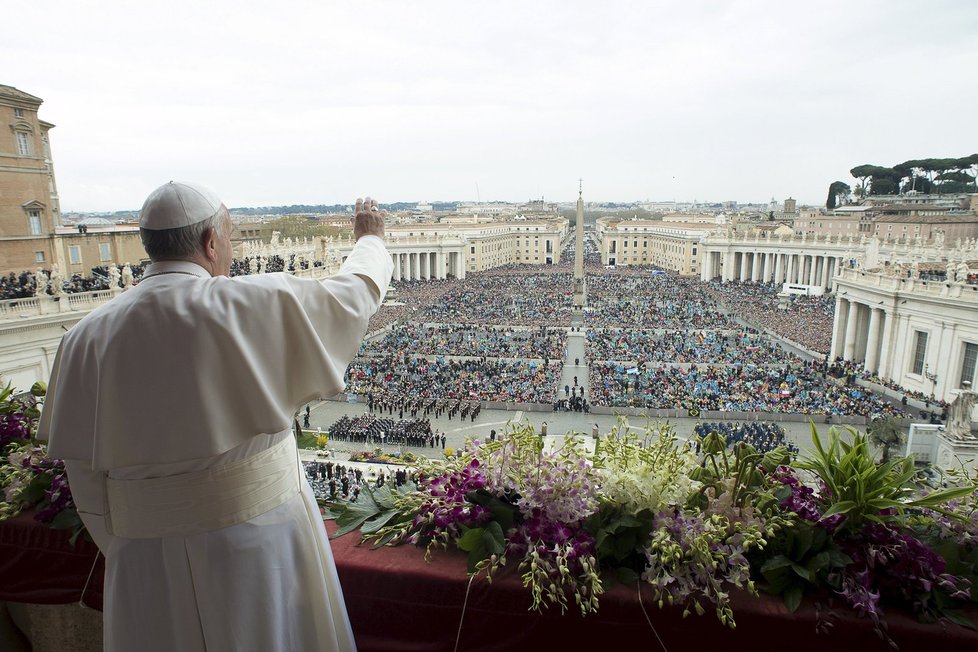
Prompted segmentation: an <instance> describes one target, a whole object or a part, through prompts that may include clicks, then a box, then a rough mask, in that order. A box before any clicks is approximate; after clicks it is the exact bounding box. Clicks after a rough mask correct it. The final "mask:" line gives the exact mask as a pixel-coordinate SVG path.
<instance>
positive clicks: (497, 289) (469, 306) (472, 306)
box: [415, 268, 572, 326]
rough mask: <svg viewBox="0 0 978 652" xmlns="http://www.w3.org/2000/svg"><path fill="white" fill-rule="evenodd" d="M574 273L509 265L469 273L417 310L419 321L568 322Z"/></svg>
mask: <svg viewBox="0 0 978 652" xmlns="http://www.w3.org/2000/svg"><path fill="white" fill-rule="evenodd" d="M571 290H572V283H571V275H570V274H569V273H566V272H557V273H525V272H523V271H516V272H514V271H512V270H508V269H506V268H500V269H495V270H490V271H488V272H475V273H472V274H469V275H468V276H466V278H465V279H464V280H463V281H460V282H458V283H457V284H456V285H455V286H454V287H452V288H451V289H450V290H449V291H448V292H446V293H445V294H443V295H442V296H441V299H440V301H438V302H435V303H431V304H429V305H427V306H425V307H424V309H421V310H419V311H418V312H417V316H416V317H415V320H416V321H420V322H434V323H441V324H499V325H508V324H512V325H518V326H568V325H570V317H571V301H572V297H571Z"/></svg>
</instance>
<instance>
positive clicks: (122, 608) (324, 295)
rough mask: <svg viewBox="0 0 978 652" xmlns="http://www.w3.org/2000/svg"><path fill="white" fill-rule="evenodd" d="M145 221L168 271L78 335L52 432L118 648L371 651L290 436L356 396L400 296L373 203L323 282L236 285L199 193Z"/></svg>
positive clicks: (62, 362) (220, 221) (213, 214)
mask: <svg viewBox="0 0 978 652" xmlns="http://www.w3.org/2000/svg"><path fill="white" fill-rule="evenodd" d="M140 227H141V234H142V236H143V242H144V246H145V247H146V249H147V252H148V253H149V254H150V257H151V258H152V259H153V261H154V262H153V264H152V265H150V266H149V268H148V269H147V271H146V274H145V276H144V278H143V280H142V281H141V282H140V283H139V284H138V285H137V286H136V287H134V288H131V289H129V290H127V291H126V292H124V293H123V294H122V295H121V296H119V297H118V298H116V299H114V300H113V301H111V302H110V303H108V304H106V305H104V306H102V307H100V308H98V309H96V310H94V311H93V312H92V313H91V314H89V315H88V316H87V317H85V318H84V319H83V320H81V321H80V322H79V323H78V325H76V326H75V327H74V328H72V329H71V331H69V332H68V333H67V334H66V335H65V337H64V338H63V340H62V344H61V348H60V349H59V352H58V356H57V359H56V361H55V365H54V369H53V372H52V375H51V381H50V383H49V389H48V399H47V403H46V405H45V407H44V410H43V414H42V417H41V424H40V426H39V436H40V437H41V438H46V439H48V440H49V446H50V447H49V451H50V454H51V455H52V456H54V457H60V458H64V459H65V460H66V464H67V468H68V479H69V483H70V486H71V488H72V492H73V494H74V497H75V501H76V503H77V505H78V508H79V512H80V513H81V516H82V520H83V521H84V522H85V524H86V526H87V527H88V529H89V531H90V532H91V534H92V536H93V538H94V539H95V542H96V543H97V544H98V546H99V548H100V549H101V551H102V552H103V553H104V555H105V559H106V571H105V603H104V624H103V626H104V639H105V649H106V650H110V651H111V650H126V651H129V650H139V651H140V652H149V651H153V650H160V651H167V652H171V651H176V650H179V651H181V652H186V651H192V650H262V651H269V650H296V651H303V652H305V651H312V650H352V649H355V642H354V638H353V633H352V631H351V628H350V623H349V619H348V617H347V613H346V607H345V604H344V602H343V594H342V591H341V588H340V585H339V581H338V579H337V575H336V569H335V566H334V564H333V559H332V555H331V553H330V548H329V543H328V540H327V538H326V534H325V530H324V528H323V524H322V519H321V517H320V513H319V510H318V507H317V505H316V501H315V499H314V497H313V494H312V490H311V488H310V487H309V484H308V482H307V481H306V478H305V474H304V473H303V471H302V467H301V464H300V462H299V461H298V454H297V451H296V448H295V440H294V438H293V437H292V435H291V430H290V428H291V425H292V422H293V415H294V414H295V413H296V412H297V411H298V410H299V409H300V407H301V406H302V405H304V404H305V403H308V402H309V401H311V400H313V399H317V398H325V397H330V396H334V395H336V394H337V393H339V392H340V391H341V390H342V389H343V385H344V383H343V375H344V372H345V369H346V366H347V365H348V364H349V362H350V360H352V358H353V356H354V355H355V354H356V352H357V350H358V348H359V346H360V343H361V340H362V338H363V336H364V333H365V332H366V328H367V321H368V319H369V318H370V316H371V315H372V314H373V313H374V312H376V310H377V308H378V306H379V303H380V300H381V299H382V297H383V296H384V295H385V294H386V291H387V286H388V283H389V281H390V278H391V272H392V262H391V257H390V255H389V254H388V253H387V251H386V249H385V247H384V243H383V239H382V238H383V218H382V216H381V215H380V213H379V211H377V208H376V203H375V202H372V201H370V200H369V199H368V200H367V201H366V202H363V203H361V202H359V201H358V206H357V216H356V223H355V229H354V233H355V235H356V236H357V238H358V239H357V243H356V246H355V247H354V249H353V251H352V252H351V254H350V256H349V257H348V259H347V260H346V262H345V263H344V264H343V266H342V268H341V270H340V272H339V273H338V274H337V275H335V276H333V277H331V278H329V279H326V280H323V281H316V280H311V279H299V278H295V277H293V276H291V275H288V274H284V273H277V274H263V275H253V276H243V277H236V278H233V279H232V278H228V274H229V270H230V265H231V258H232V253H231V240H230V231H231V220H230V216H229V215H228V212H227V209H226V208H225V207H224V205H223V204H222V203H221V201H220V199H219V198H218V197H217V196H216V195H215V194H214V193H213V191H210V190H209V189H207V188H204V187H202V186H198V185H195V184H185V183H174V182H171V183H169V184H166V185H164V186H161V187H160V188H159V189H157V190H156V191H154V193H153V194H152V195H150V197H149V198H148V199H147V201H146V204H145V205H144V206H143V210H142V212H141V214H140ZM181 234H182V235H181ZM175 235H177V236H181V237H174V236H175ZM188 243H189V245H188ZM188 247H189V248H188Z"/></svg>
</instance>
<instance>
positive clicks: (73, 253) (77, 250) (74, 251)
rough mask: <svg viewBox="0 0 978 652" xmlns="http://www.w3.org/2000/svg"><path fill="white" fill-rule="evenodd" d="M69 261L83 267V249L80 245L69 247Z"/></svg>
mask: <svg viewBox="0 0 978 652" xmlns="http://www.w3.org/2000/svg"><path fill="white" fill-rule="evenodd" d="M68 260H69V261H70V262H71V264H72V265H81V247H79V246H78V245H74V246H72V247H68Z"/></svg>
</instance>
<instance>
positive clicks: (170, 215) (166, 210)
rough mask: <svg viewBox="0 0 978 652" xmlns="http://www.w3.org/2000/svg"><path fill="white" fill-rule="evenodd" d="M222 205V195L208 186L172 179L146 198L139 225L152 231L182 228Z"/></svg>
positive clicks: (209, 216) (194, 222)
mask: <svg viewBox="0 0 978 652" xmlns="http://www.w3.org/2000/svg"><path fill="white" fill-rule="evenodd" d="M221 206H223V202H222V201H221V198H220V197H218V196H217V193H216V192H214V191H213V190H211V189H210V188H208V187H207V186H202V185H200V184H197V183H185V182H182V181H171V182H169V183H167V184H164V185H162V186H160V187H159V188H157V189H156V190H154V191H153V192H152V193H150V196H149V197H147V198H146V201H145V203H143V209H142V210H141V211H140V212H139V226H140V228H143V229H148V230H150V231H162V230H164V229H179V228H181V227H184V226H190V225H191V224H196V223H197V222H203V221H204V220H206V219H210V218H211V217H214V216H215V215H217V213H218V211H220V210H221Z"/></svg>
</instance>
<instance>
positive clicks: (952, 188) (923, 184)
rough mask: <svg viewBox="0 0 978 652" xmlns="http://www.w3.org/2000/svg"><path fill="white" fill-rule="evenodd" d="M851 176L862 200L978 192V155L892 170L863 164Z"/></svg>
mask: <svg viewBox="0 0 978 652" xmlns="http://www.w3.org/2000/svg"><path fill="white" fill-rule="evenodd" d="M849 174H851V175H852V176H853V178H855V179H858V180H859V184H858V185H857V186H856V194H857V195H859V196H861V197H865V196H867V195H893V194H902V193H907V192H918V193H925V192H936V193H962V192H978V154H972V155H970V156H963V157H960V158H922V159H910V160H907V161H904V162H902V163H898V164H897V165H894V166H893V167H884V166H880V165H874V164H870V163H864V164H862V165H857V166H856V167H854V168H852V169H851V170H849ZM830 188H831V186H830ZM826 206H828V203H826Z"/></svg>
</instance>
